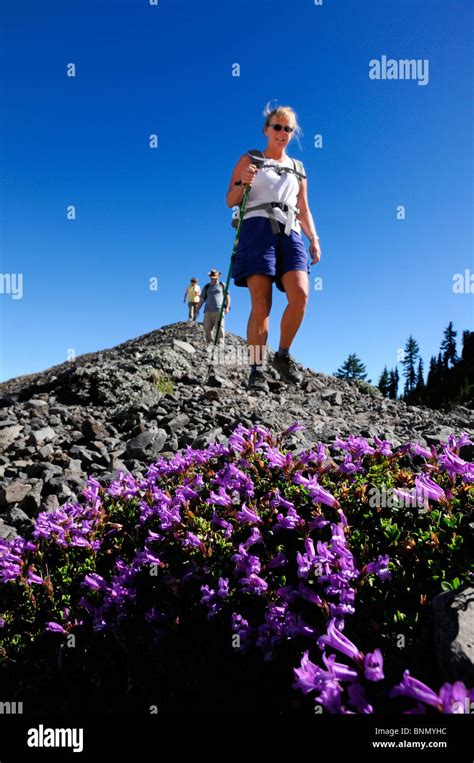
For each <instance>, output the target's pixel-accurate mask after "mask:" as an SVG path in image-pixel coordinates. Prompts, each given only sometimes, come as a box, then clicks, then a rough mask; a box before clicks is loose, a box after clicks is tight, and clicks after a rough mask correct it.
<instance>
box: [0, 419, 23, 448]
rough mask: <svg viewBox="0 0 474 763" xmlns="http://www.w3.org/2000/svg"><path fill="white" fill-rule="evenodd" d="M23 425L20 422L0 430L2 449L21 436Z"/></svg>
mask: <svg viewBox="0 0 474 763" xmlns="http://www.w3.org/2000/svg"><path fill="white" fill-rule="evenodd" d="M22 431H23V427H22V426H19V425H18V424H17V425H15V426H12V427H5V428H4V429H2V430H0V450H6V449H7V448H9V447H10V445H11V444H12V443H14V442H15V440H16V439H17V438H18V437H19V435H20V432H22Z"/></svg>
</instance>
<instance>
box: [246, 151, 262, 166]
mask: <svg viewBox="0 0 474 763" xmlns="http://www.w3.org/2000/svg"><path fill="white" fill-rule="evenodd" d="M247 153H248V155H249V156H250V158H251V160H252V162H253V164H255V166H256V167H259V166H260V165H262V164H265V154H264V153H263V151H260V149H258V148H251V149H249V150H248V151H247Z"/></svg>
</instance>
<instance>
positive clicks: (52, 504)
mask: <svg viewBox="0 0 474 763" xmlns="http://www.w3.org/2000/svg"><path fill="white" fill-rule="evenodd" d="M53 509H59V501H58V496H57V495H55V494H54V493H51V495H48V496H46V498H45V499H44V501H43V505H42V510H43V511H52V510H53Z"/></svg>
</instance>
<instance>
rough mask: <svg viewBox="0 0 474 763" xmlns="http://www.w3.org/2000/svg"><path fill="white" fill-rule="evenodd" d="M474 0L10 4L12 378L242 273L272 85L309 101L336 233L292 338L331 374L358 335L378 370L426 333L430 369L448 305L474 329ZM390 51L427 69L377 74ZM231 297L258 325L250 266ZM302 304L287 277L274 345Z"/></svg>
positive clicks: (321, 216)
mask: <svg viewBox="0 0 474 763" xmlns="http://www.w3.org/2000/svg"><path fill="white" fill-rule="evenodd" d="M473 11H474V6H473V3H472V0H450V2H449V3H447V2H445V1H444V0H398V1H397V2H396V3H395V2H393V0H358V1H357V2H356V1H355V0H338V1H337V2H336V0H324V2H323V4H322V5H320V6H318V5H315V4H314V0H292V2H291V3H290V2H288V0H285V1H284V2H283V1H281V0H272V1H271V2H270V1H267V0H251V1H250V0H239V2H238V3H231V2H222V0H220V2H218V1H217V0H199V2H194V1H192V0H158V3H157V5H156V6H150V5H149V3H148V0H53V1H52V0H43V1H42V2H41V3H38V2H36V0H35V1H32V0H23V1H22V2H21V3H16V4H13V3H10V4H8V7H5V8H4V9H3V14H2V16H3V18H2V22H1V46H0V61H1V72H2V74H1V98H0V171H1V175H2V184H1V190H0V251H1V261H0V271H1V273H3V274H22V277H23V294H22V298H21V299H13V295H12V293H7V291H6V287H4V289H3V292H4V293H1V294H0V307H1V318H2V320H1V339H2V350H1V356H0V361H1V370H0V378H1V379H2V380H4V379H8V378H11V377H13V376H17V375H20V374H24V373H31V372H35V371H40V370H42V369H45V368H47V367H49V366H51V365H53V364H56V363H61V362H63V361H65V360H66V359H67V358H68V351H70V350H71V349H72V350H74V351H75V353H76V354H77V355H79V354H82V353H85V352H91V351H94V350H101V349H105V348H107V347H112V346H114V345H116V344H118V343H120V342H123V341H126V340H127V339H131V338H133V337H135V336H138V335H141V334H144V333H146V332H148V331H152V330H153V329H155V328H159V327H160V326H162V325H164V324H168V323H173V322H175V321H179V320H184V319H185V318H186V317H187V314H186V309H185V306H184V305H183V303H182V299H183V294H184V290H185V287H186V284H187V282H188V279H189V278H190V277H191V276H193V275H195V276H197V277H198V278H199V279H200V282H201V284H203V283H205V282H206V280H207V276H206V273H207V271H208V270H209V268H210V267H218V268H219V269H220V270H221V271H223V276H224V279H225V277H226V276H227V271H228V266H229V260H230V254H231V251H232V244H233V236H234V230H233V228H232V227H231V226H230V217H231V210H229V209H228V208H227V207H226V205H225V193H226V190H227V186H228V182H229V178H230V174H231V172H232V169H233V167H234V164H235V162H236V161H237V159H238V158H239V156H240V155H241V154H242V153H243V152H244V151H245V150H246V149H249V148H265V145H266V142H265V138H264V136H263V135H262V132H261V126H262V121H263V117H262V111H263V109H264V106H265V103H266V102H267V101H268V100H269V99H274V100H275V101H277V102H278V103H280V104H283V105H286V104H289V105H291V106H293V108H294V109H295V110H296V112H297V114H298V117H299V121H300V124H301V126H302V128H303V131H304V135H303V137H302V139H301V149H300V147H299V146H298V145H297V143H296V142H295V141H293V142H292V143H291V144H290V147H289V154H290V155H293V156H295V157H296V158H299V159H301V160H302V161H303V162H304V165H305V167H306V170H307V174H308V191H309V201H310V206H311V209H312V212H313V216H314V218H315V222H316V226H317V229H318V233H319V236H320V238H321V247H322V258H321V261H320V263H319V264H317V265H314V266H312V268H311V279H312V286H313V279H314V278H316V277H321V278H322V283H323V289H322V291H316V290H315V289H314V288H312V289H311V294H310V301H309V304H308V309H307V313H306V317H305V321H304V324H303V326H302V328H301V329H300V331H299V333H298V335H297V337H296V339H295V341H294V343H293V345H292V348H291V351H292V353H293V354H294V355H295V357H296V358H297V359H298V360H299V361H301V362H302V363H304V364H305V365H308V366H311V367H313V368H315V369H316V370H318V371H323V372H325V373H334V371H335V370H336V369H337V368H338V367H339V366H340V365H341V364H342V362H343V361H344V360H345V359H346V358H347V356H348V355H349V353H356V354H357V355H358V356H359V357H360V358H361V360H362V361H363V362H364V363H365V364H366V367H367V372H368V378H371V379H372V380H373V381H374V382H376V381H377V380H378V377H379V374H380V372H381V370H382V368H383V366H384V365H387V366H388V367H389V368H392V367H394V366H395V365H396V363H397V351H398V350H399V349H400V348H401V347H403V346H404V345H405V342H406V340H407V338H408V336H409V335H410V334H413V336H414V337H415V338H416V340H417V341H418V343H419V345H420V349H421V355H422V357H423V360H424V361H425V368H427V366H428V363H429V358H430V356H431V355H432V354H437V352H438V349H439V344H440V341H441V340H442V336H443V329H444V328H445V327H446V325H447V324H448V322H449V321H453V323H454V327H455V329H457V330H458V340H460V337H461V334H462V330H463V329H471V330H472V329H473V324H474V321H473V308H472V304H473V303H472V300H473V297H472V294H469V293H463V294H455V293H453V288H452V283H453V276H454V274H456V273H464V271H465V270H466V269H470V271H471V272H473V271H474V263H473V255H472V252H473V248H472V244H473V230H472V202H473V198H472V196H473V191H472V174H473V144H472V126H473V113H472V111H473V105H472V84H473V71H472V36H473V35H472V22H473ZM383 55H386V56H387V57H388V58H392V59H395V60H400V59H416V60H420V61H425V60H427V61H428V62H429V64H428V67H429V68H428V72H429V79H428V82H427V84H426V85H420V84H418V81H416V80H414V79H411V80H409V79H405V80H401V79H398V80H397V79H391V80H388V79H385V80H382V79H379V80H372V79H370V78H369V61H370V60H372V59H377V60H381V57H382V56H383ZM69 63H74V64H75V66H76V76H75V77H74V78H73V77H67V76H66V67H67V65H68V64H69ZM235 63H239V64H240V77H233V76H232V65H233V64H235ZM425 66H426V64H425ZM150 134H157V135H158V148H156V149H152V148H150V147H149V136H150ZM316 134H320V135H322V136H323V148H315V147H314V140H313V136H314V135H316ZM71 204H72V205H75V207H76V219H75V220H68V219H67V218H66V209H67V207H68V205H71ZM398 205H403V206H404V207H405V219H404V220H400V219H397V207H398ZM153 277H155V278H157V279H158V289H157V290H156V291H151V290H150V288H149V279H150V278H153ZM231 297H232V301H233V310H232V312H231V313H230V315H229V317H228V319H227V329H228V330H229V331H231V332H234V333H236V334H239V335H241V336H244V335H245V331H246V325H247V318H248V313H249V294H248V291H247V289H243V288H236V287H234V286H233V282H231ZM285 304H286V301H285V295H284V294H282V293H280V292H278V291H277V290H276V289H275V293H274V302H273V308H272V315H271V321H270V336H269V344H270V346H271V347H272V348H275V347H276V346H277V345H278V331H279V322H280V317H281V314H282V312H283V309H284V306H285ZM459 345H460V342H459ZM399 370H400V372H401V367H399ZM401 391H402V387H401V386H400V392H401Z"/></svg>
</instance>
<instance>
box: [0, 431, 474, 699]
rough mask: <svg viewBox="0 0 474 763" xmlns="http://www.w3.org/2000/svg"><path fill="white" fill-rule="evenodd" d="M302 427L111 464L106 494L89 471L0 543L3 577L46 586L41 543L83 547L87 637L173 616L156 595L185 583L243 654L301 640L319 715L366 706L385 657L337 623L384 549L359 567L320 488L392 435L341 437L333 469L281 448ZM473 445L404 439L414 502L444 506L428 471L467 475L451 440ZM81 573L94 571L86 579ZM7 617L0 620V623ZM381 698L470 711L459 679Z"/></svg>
mask: <svg viewBox="0 0 474 763" xmlns="http://www.w3.org/2000/svg"><path fill="white" fill-rule="evenodd" d="M302 428H303V427H302V426H301V425H300V424H299V423H298V422H296V423H295V424H294V425H292V426H291V427H289V428H288V429H286V430H285V431H284V432H283V434H282V436H281V438H275V437H273V436H272V435H271V433H270V432H269V431H268V430H267V429H265V428H264V427H262V426H260V425H256V426H253V427H251V428H246V427H244V426H243V425H241V424H239V425H238V426H237V427H236V428H235V430H234V432H233V433H232V434H231V436H230V437H229V440H228V444H227V445H225V446H224V445H210V446H209V447H208V448H207V449H205V450H196V449H192V448H190V447H188V448H186V449H185V450H184V451H182V452H181V453H179V454H176V455H175V456H173V458H171V459H170V460H166V459H164V458H159V459H158V460H157V461H156V462H155V463H154V464H152V465H151V466H150V467H149V469H148V472H147V476H146V478H145V479H140V480H137V479H135V478H134V477H133V476H132V475H130V474H124V473H120V474H119V478H118V479H117V480H115V481H113V482H111V483H110V484H109V486H108V487H107V488H106V489H104V488H101V486H100V484H99V483H98V481H97V480H95V479H94V478H93V477H89V479H88V481H87V485H86V487H85V489H84V490H83V495H84V497H85V499H86V501H87V505H86V506H82V505H80V504H79V503H76V504H65V505H64V506H62V507H61V508H59V509H55V510H53V511H48V512H42V513H40V514H39V516H38V517H37V519H36V522H35V528H34V532H33V538H34V541H35V542H33V541H26V540H24V539H23V538H15V539H13V540H10V541H4V540H0V583H2V584H6V583H16V582H18V581H20V584H21V585H42V584H43V583H44V580H43V576H44V575H45V573H46V570H43V568H42V566H41V565H39V566H38V567H37V566H35V563H34V562H35V561H36V558H37V557H36V556H35V555H36V552H37V551H38V549H39V548H43V547H47V545H48V544H54V545H55V546H58V547H60V549H62V550H68V549H71V548H75V547H78V548H82V549H84V554H85V555H86V558H87V559H88V566H87V567H83V568H82V570H83V571H82V574H81V577H80V579H79V581H78V582H79V583H80V584H81V587H82V592H81V598H80V599H79V601H78V602H77V604H78V605H79V609H80V611H81V612H82V613H83V614H84V622H85V624H86V625H87V626H90V627H91V628H92V630H93V631H94V632H103V631H115V632H116V633H119V632H120V627H121V625H122V624H123V623H124V621H125V620H127V619H128V618H133V617H137V616H138V615H137V612H141V615H140V616H142V617H143V618H144V619H145V621H146V622H147V623H149V624H151V625H152V626H153V627H156V628H157V629H159V628H160V627H161V626H162V625H163V624H164V623H165V622H167V620H168V617H169V615H168V613H167V612H166V611H164V610H166V607H165V605H164V604H163V601H169V598H168V599H167V598H164V599H160V596H161V595H162V593H163V591H165V592H166V594H167V595H169V594H170V593H172V594H173V595H174V594H175V593H176V591H178V590H179V591H180V592H181V591H183V590H184V588H185V587H186V586H187V585H188V584H189V585H190V586H194V588H193V591H198V592H199V593H198V598H199V601H200V603H201V604H202V606H203V607H205V608H206V610H207V617H208V619H209V620H213V619H214V618H216V617H218V616H219V617H222V618H225V617H227V618H228V619H229V622H230V624H231V628H232V633H233V634H234V636H235V637H238V642H239V643H238V646H239V648H240V649H241V650H242V651H248V650H249V649H251V648H257V649H259V650H261V652H262V653H263V656H264V659H265V660H270V659H273V658H274V657H275V655H276V652H277V649H278V647H279V646H280V645H281V644H282V643H283V642H285V641H289V640H292V639H295V638H302V639H305V641H303V646H302V652H303V656H302V659H301V665H300V667H298V668H295V671H294V672H295V677H296V683H295V687H296V688H298V689H300V690H301V691H302V692H303V693H304V694H310V693H314V698H315V701H316V702H317V703H318V704H320V705H321V706H323V707H324V708H326V710H327V711H328V712H330V713H343V714H351V713H363V714H366V713H372V712H374V709H373V705H372V704H370V702H369V698H368V697H370V696H371V695H370V692H371V689H372V688H373V684H375V683H377V684H380V682H381V681H383V680H384V661H383V656H382V653H381V651H380V650H379V649H377V648H374V649H373V651H370V652H366V653H365V652H362V651H361V650H359V649H358V648H357V646H356V644H354V643H353V641H352V640H351V639H350V638H349V637H348V636H347V635H346V633H345V632H344V631H345V630H346V631H347V628H346V618H347V617H350V616H352V615H353V614H354V613H355V600H356V590H357V586H358V585H359V583H360V582H361V580H362V582H363V578H364V576H366V575H370V574H373V575H376V576H377V577H378V579H379V580H380V581H381V583H386V582H387V581H389V580H390V578H391V572H390V569H389V565H390V558H389V556H388V554H381V555H379V556H378V558H377V559H375V560H373V561H371V562H369V563H367V564H365V566H364V567H362V569H360V570H359V569H358V568H357V565H356V560H355V558H354V555H353V553H352V552H351V550H350V548H349V543H348V538H349V527H348V521H347V518H346V516H345V514H344V511H343V509H342V507H341V502H342V499H341V502H340V500H338V498H336V496H335V495H333V494H332V492H331V491H330V490H328V489H327V484H328V483H325V482H324V475H323V476H322V477H321V474H322V472H324V471H325V468H326V466H327V467H328V470H329V469H331V470H332V474H333V475H334V474H339V475H345V474H353V473H357V472H361V471H363V470H364V468H365V467H364V458H365V457H366V456H374V455H375V456H377V455H381V456H384V457H388V456H392V455H393V454H392V448H391V444H390V443H389V442H388V441H386V440H380V439H378V438H374V446H371V445H369V443H368V442H367V440H365V439H364V438H362V437H353V436H349V437H348V438H347V440H342V439H340V438H336V441H335V443H334V446H335V447H338V448H339V449H340V450H342V451H344V452H345V456H344V461H343V463H342V464H340V465H339V466H337V465H336V464H334V462H332V461H331V459H330V458H329V456H328V448H327V447H326V446H325V445H323V444H322V443H318V444H317V446H316V448H315V450H311V451H308V452H307V453H305V454H299V455H297V456H293V454H292V453H291V452H284V450H282V447H281V440H282V438H284V437H287V436H289V435H292V434H293V433H295V432H298V431H300V430H301V429H302ZM469 443H470V441H469V440H468V438H467V436H466V435H462V436H461V437H460V438H458V439H456V438H451V437H450V438H449V442H448V443H447V444H446V445H445V446H444V447H443V452H442V454H441V455H439V456H438V455H437V453H436V449H434V448H433V447H432V448H431V450H428V449H424V448H421V447H420V446H416V445H415V444H413V443H410V444H409V448H407V451H406V452H408V451H410V452H411V453H413V454H415V453H416V454H417V455H419V456H422V457H424V458H426V459H427V461H428V462H429V463H427V464H425V467H424V468H425V470H426V471H424V472H423V473H422V474H420V475H417V476H416V478H415V491H416V496H417V497H420V496H423V497H424V498H428V499H430V500H434V501H437V502H439V503H441V504H444V505H447V504H449V500H450V493H449V488H445V489H443V488H442V487H440V486H439V485H438V484H437V483H436V482H435V479H434V476H435V473H439V472H440V471H441V472H446V473H447V475H448V478H449V479H451V480H453V481H454V480H456V479H458V478H459V477H460V478H461V480H462V481H464V482H472V481H473V480H472V477H473V467H472V465H471V464H467V463H466V462H465V461H463V460H462V459H461V458H460V457H459V449H460V448H461V447H462V446H463V445H466V444H469ZM262 464H263V465H262ZM256 465H258V469H257V468H256ZM246 469H248V472H247V471H246ZM259 469H260V472H261V474H264V475H265V479H268V478H269V476H271V478H272V479H274V480H275V481H276V482H277V483H278V485H277V486H272V487H271V489H267V487H265V495H263V496H262V495H261V482H260V483H259V482H257V477H255V475H256V474H258V473H259ZM250 474H251V475H252V476H250ZM204 475H207V476H206V479H204ZM446 479H447V478H446V476H444V482H443V484H445V481H446ZM321 483H323V484H321ZM324 485H326V487H325V486H324ZM400 492H402V491H400ZM128 501H132V506H133V511H134V512H135V514H133V519H130V518H129V517H128V518H127V519H125V515H124V520H123V524H125V522H127V523H128V524H127V533H124V532H123V524H122V523H121V516H120V512H117V507H118V508H119V509H120V506H121V505H122V504H124V503H125V502H128ZM109 504H112V505H113V506H114V511H115V513H114V515H113V518H111V516H109V514H108V506H109ZM116 519H118V520H119V521H112V520H116ZM125 535H126V538H125V537H124V536H125ZM130 539H132V544H131V543H130ZM125 540H127V543H128V545H127V544H126V543H125ZM115 544H116V545H115ZM122 544H123V545H122ZM130 546H132V551H130ZM123 548H127V549H128V550H127V551H122V549H123ZM116 549H119V551H118V552H117V553H116V555H115V556H113V555H112V554H113V553H114V554H115V552H116ZM55 553H57V550H55ZM107 554H109V556H107ZM37 556H38V558H39V559H40V558H41V557H40V555H39V554H38V555H37ZM76 556H78V555H77V554H76ZM213 556H217V562H214V559H213ZM79 557H80V558H82V554H79ZM104 560H105V561H104ZM392 566H393V565H392ZM152 568H154V573H153V574H151V569H152ZM84 569H87V570H89V571H88V572H87V573H86V574H84ZM100 573H102V574H100ZM145 575H146V583H144V582H143V581H144V579H145ZM372 582H373V580H369V583H372ZM142 584H143V585H144V586H145V587H146V590H147V594H148V595H149V596H150V600H147V602H148V603H147V605H146V611H145V608H143V609H142V610H140V597H138V596H137V592H138V591H139V586H140V585H142ZM303 613H304V617H303ZM324 618H326V621H325V622H324V625H323V626H322V627H321V622H322V621H324ZM59 621H61V622H59ZM43 622H44V624H45V625H44V627H45V629H46V630H47V631H50V632H52V633H56V634H59V635H62V636H64V635H66V634H67V633H69V632H70V630H71V628H73V627H77V626H78V625H81V626H82V623H83V621H82V620H79V621H78V620H77V619H76V620H74V624H72V623H71V622H70V621H69V615H68V613H67V612H66V611H65V612H64V613H62V614H61V612H59V614H58V610H55V611H54V613H52V612H51V614H50V615H49V616H48V618H47V620H45V621H43ZM4 624H5V618H3V617H2V618H0V627H3V626H4ZM306 645H308V646H307V648H306ZM310 655H311V656H313V657H314V655H317V657H318V658H320V659H319V661H320V662H321V664H320V665H319V664H317V662H316V661H312V659H310ZM341 656H342V657H341ZM343 658H345V659H346V660H347V664H346V663H345V662H344V661H342V660H343ZM315 659H316V658H315ZM390 696H392V697H394V698H395V697H408V698H412V699H415V700H416V701H417V703H418V705H417V708H418V711H419V712H423V711H424V706H425V705H428V706H431V707H433V708H436V709H437V710H439V711H440V712H445V713H451V712H453V713H454V712H456V713H459V712H465V711H464V710H462V709H460V708H462V707H466V706H467V705H468V704H469V702H470V701H471V700H472V699H474V696H473V693H472V692H469V691H468V689H467V688H466V687H465V686H464V684H462V683H460V682H457V683H455V684H453V685H450V684H444V686H443V687H442V688H441V689H440V691H439V693H438V694H436V693H435V692H434V691H432V690H431V689H429V687H427V686H425V684H422V683H421V682H420V681H418V680H417V679H415V678H412V677H411V676H410V674H409V673H408V671H406V672H405V674H404V677H403V680H402V682H401V683H400V684H399V685H398V686H396V687H395V688H393V689H392V691H391V693H390Z"/></svg>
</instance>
